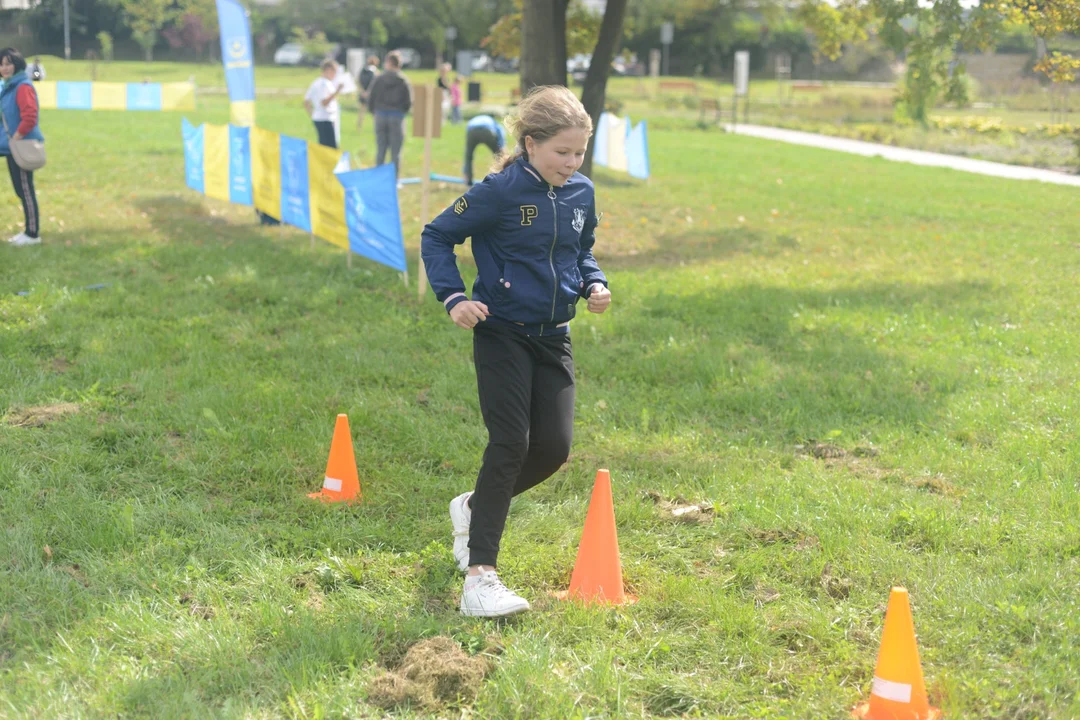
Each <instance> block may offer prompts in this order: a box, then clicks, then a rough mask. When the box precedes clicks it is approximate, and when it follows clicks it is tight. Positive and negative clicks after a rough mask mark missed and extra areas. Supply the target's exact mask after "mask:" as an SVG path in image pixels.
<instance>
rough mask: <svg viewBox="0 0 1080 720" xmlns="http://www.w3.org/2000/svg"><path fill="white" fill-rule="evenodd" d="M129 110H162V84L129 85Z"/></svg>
mask: <svg viewBox="0 0 1080 720" xmlns="http://www.w3.org/2000/svg"><path fill="white" fill-rule="evenodd" d="M127 109H128V110H161V83H128V86H127Z"/></svg>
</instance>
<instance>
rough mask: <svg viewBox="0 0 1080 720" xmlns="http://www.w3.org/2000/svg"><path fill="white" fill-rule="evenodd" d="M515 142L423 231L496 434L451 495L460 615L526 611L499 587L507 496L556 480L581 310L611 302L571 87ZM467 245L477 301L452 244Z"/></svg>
mask: <svg viewBox="0 0 1080 720" xmlns="http://www.w3.org/2000/svg"><path fill="white" fill-rule="evenodd" d="M510 129H511V131H512V132H513V134H514V137H516V138H518V143H517V146H516V148H515V152H514V153H513V154H511V155H509V156H508V157H506V158H505V159H504V160H503V167H502V171H501V172H498V173H496V174H492V175H488V176H487V177H486V178H485V179H484V181H483V182H481V183H479V184H477V185H474V186H473V187H472V188H471V189H469V191H468V192H467V193H465V195H463V196H462V197H461V198H459V199H458V200H457V202H455V203H454V204H453V205H451V206H450V207H448V208H447V209H446V210H444V211H443V212H442V213H441V214H440V215H439V216H438V217H437V218H435V219H434V220H433V221H431V222H430V223H429V224H428V225H427V226H426V227H425V228H424V231H423V236H422V242H421V253H422V255H423V259H424V265H425V266H426V268H427V273H428V278H429V280H430V282H431V288H432V290H434V292H435V297H437V298H438V299H439V301H440V302H442V303H443V305H444V306H445V308H446V311H447V312H448V313H449V314H450V318H451V319H452V320H453V321H454V323H455V324H457V325H458V326H459V327H461V328H464V329H466V330H472V332H473V360H474V364H475V366H476V384H477V389H478V390H479V395H480V410H481V413H482V414H483V417H484V424H485V425H486V426H487V431H488V445H487V449H486V450H485V451H484V457H483V462H482V464H481V468H480V473H479V475H478V477H477V479H476V486H475V490H474V491H473V492H471V493H464V494H463V495H459V496H458V497H456V498H454V499H453V501H451V503H450V520H451V524H452V526H453V532H454V556H455V558H456V559H457V561H458V566H459V568H460V569H462V570H465V571H466V573H467V575H466V578H465V585H464V588H463V590H462V594H461V612H462V614H464V615H469V616H476V617H500V616H505V615H513V614H516V613H519V612H523V611H525V610H528V609H529V603H528V601H526V600H525V599H524V598H521V597H519V596H518V595H517V594H516V593H514V592H512V591H510V590H509V589H508V588H506V586H504V585H503V584H502V582H500V580H499V577H498V574H497V572H496V567H497V561H498V554H499V544H500V541H501V538H502V534H503V528H504V526H505V524H506V515H507V512H508V510H509V508H510V500H511V498H512V497H514V496H515V495H518V494H520V493H522V492H524V491H526V490H528V489H529V488H531V487H534V486H535V485H537V484H539V483H541V482H543V481H544V480H546V479H547V478H548V477H550V476H551V475H552V474H554V473H555V471H556V470H558V469H559V468H560V467H561V466H562V465H563V463H565V462H566V459H567V457H568V455H569V452H570V441H571V439H572V436H573V427H574V358H573V352H572V348H571V343H570V335H569V325H570V321H571V320H572V319H573V317H574V315H575V314H576V313H577V307H578V301H579V300H581V299H583V298H584V299H586V301H587V307H588V309H589V310H590V311H591V312H594V313H602V312H604V311H605V310H607V308H608V306H609V305H610V304H611V293H610V292H609V291H608V288H607V278H606V277H605V276H604V273H603V272H602V271H601V270H600V267H599V266H598V265H597V263H596V259H595V258H594V257H593V253H592V248H593V242H594V240H595V236H594V232H595V230H596V225H597V222H598V218H597V214H596V200H595V197H594V191H593V184H592V182H590V181H589V179H588V178H586V177H585V176H583V175H581V174H579V173H578V172H577V169H578V168H579V167H581V163H582V160H583V159H584V157H585V150H586V148H587V147H588V143H589V136H590V135H591V134H592V121H591V120H590V118H589V115H588V113H586V112H585V108H584V107H583V106H582V104H581V102H580V101H579V100H578V99H577V97H575V96H574V94H573V93H572V92H571V91H570V90H569V89H567V88H565V87H541V88H536V89H535V90H534V91H533V92H532V93H530V94H529V95H528V96H527V97H525V98H524V99H523V100H522V101H521V102H520V104H519V105H518V107H517V115H516V116H515V117H514V118H513V119H512V120H511V123H510ZM469 237H471V238H472V251H473V257H474V258H475V260H476V265H477V270H478V274H477V278H476V281H475V282H474V283H473V289H472V297H471V298H470V297H469V296H467V295H466V294H465V283H464V282H462V279H461V274H460V273H459V272H458V267H457V257H456V256H455V254H454V247H455V246H456V245H460V244H462V243H464V242H465V239H466V238H469Z"/></svg>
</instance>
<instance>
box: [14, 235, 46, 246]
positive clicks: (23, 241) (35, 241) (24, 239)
mask: <svg viewBox="0 0 1080 720" xmlns="http://www.w3.org/2000/svg"><path fill="white" fill-rule="evenodd" d="M8 242H9V243H11V244H12V245H14V246H15V247H26V246H27V245H40V244H41V238H39V237H30V236H29V235H27V234H26V233H19V234H18V235H16V236H15V237H13V238H11V239H10V240H8Z"/></svg>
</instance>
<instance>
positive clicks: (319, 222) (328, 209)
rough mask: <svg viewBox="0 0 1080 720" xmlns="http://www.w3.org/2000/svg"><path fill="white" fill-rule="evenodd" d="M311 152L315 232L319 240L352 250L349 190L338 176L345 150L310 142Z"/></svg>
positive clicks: (313, 225)
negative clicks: (347, 217) (347, 205)
mask: <svg viewBox="0 0 1080 720" xmlns="http://www.w3.org/2000/svg"><path fill="white" fill-rule="evenodd" d="M307 150H308V152H307V156H308V196H309V197H310V203H311V232H312V234H314V235H315V237H320V238H322V239H323V240H326V241H328V242H331V243H333V244H334V245H337V246H338V247H342V248H345V249H348V247H349V227H348V226H347V225H346V224H345V188H344V187H343V186H342V184H341V183H339V182H338V179H337V177H336V176H335V175H334V168H336V167H337V164H338V162H339V161H340V160H341V151H340V150H333V149H331V148H328V147H323V146H322V145H313V144H311V143H308V148H307Z"/></svg>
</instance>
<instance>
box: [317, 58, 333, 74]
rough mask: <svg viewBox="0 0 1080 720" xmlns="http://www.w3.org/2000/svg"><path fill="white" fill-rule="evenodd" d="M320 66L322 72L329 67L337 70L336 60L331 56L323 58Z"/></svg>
mask: <svg viewBox="0 0 1080 720" xmlns="http://www.w3.org/2000/svg"><path fill="white" fill-rule="evenodd" d="M321 67H322V71H323V72H326V71H327V70H329V69H330V68H333V69H334V70H337V61H336V60H334V59H333V58H327V59H326V60H323V62H322V66H321Z"/></svg>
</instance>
